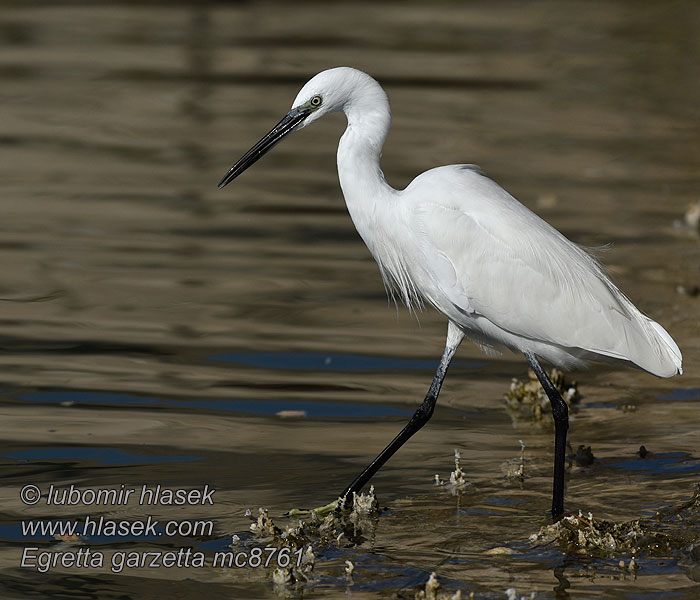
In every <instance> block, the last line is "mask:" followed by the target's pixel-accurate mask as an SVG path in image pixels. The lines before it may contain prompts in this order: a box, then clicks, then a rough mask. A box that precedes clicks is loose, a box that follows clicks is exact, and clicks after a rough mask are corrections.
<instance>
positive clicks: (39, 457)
mask: <svg viewBox="0 0 700 600" xmlns="http://www.w3.org/2000/svg"><path fill="white" fill-rule="evenodd" d="M3 456H4V457H5V458H13V459H15V460H26V461H45V460H80V461H82V460H95V461H97V462H99V463H101V464H103V465H134V464H141V465H145V464H152V463H164V462H190V461H193V460H200V458H201V457H199V456H187V455H182V456H177V455H155V456H154V455H152V454H132V453H131V452H125V451H123V450H119V449H117V448H95V447H94V446H59V447H56V448H27V449H24V450H16V451H14V452H8V453H6V454H3Z"/></svg>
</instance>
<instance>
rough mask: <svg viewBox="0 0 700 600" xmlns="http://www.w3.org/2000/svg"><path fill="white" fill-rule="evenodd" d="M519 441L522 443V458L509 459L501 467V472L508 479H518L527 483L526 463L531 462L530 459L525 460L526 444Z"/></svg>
mask: <svg viewBox="0 0 700 600" xmlns="http://www.w3.org/2000/svg"><path fill="white" fill-rule="evenodd" d="M518 441H519V442H520V457H519V458H509V459H508V460H506V461H504V462H503V464H502V465H501V470H502V471H503V474H504V475H505V476H506V479H518V480H520V482H521V483H522V482H523V481H525V463H526V462H529V459H527V458H525V442H523V441H522V440H518Z"/></svg>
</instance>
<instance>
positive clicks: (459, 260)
mask: <svg viewBox="0 0 700 600" xmlns="http://www.w3.org/2000/svg"><path fill="white" fill-rule="evenodd" d="M314 96H320V97H321V98H323V104H322V105H321V107H320V108H319V109H318V110H316V111H315V112H313V113H311V115H310V116H309V117H307V118H306V120H305V121H304V122H303V123H302V124H301V127H303V126H306V125H308V124H309V123H311V122H313V121H314V120H316V119H318V118H320V117H321V116H323V115H324V114H326V113H328V112H333V111H341V110H342V111H343V112H345V114H346V116H347V119H348V126H347V129H346V131H345V133H344V134H343V137H342V138H341V140H340V144H339V145H338V173H339V176H340V184H341V187H342V189H343V194H344V196H345V201H346V203H347V206H348V210H349V212H350V215H351V217H352V220H353V222H354V223H355V227H356V228H357V230H358V232H359V233H360V235H361V236H362V239H363V240H364V241H365V243H366V244H367V247H368V248H369V250H370V252H371V253H372V255H373V256H374V258H375V260H376V261H377V263H378V264H379V268H380V270H381V273H382V276H383V278H384V281H385V283H386V284H387V286H388V287H389V288H390V289H392V290H394V291H395V292H396V294H397V295H398V296H399V297H400V298H401V299H402V300H403V301H404V302H405V303H406V304H407V305H409V307H410V306H415V305H420V304H421V303H422V302H428V303H429V304H432V305H433V306H434V307H435V308H437V309H438V310H439V311H441V312H442V313H444V314H445V315H446V316H447V317H448V318H449V319H450V321H451V322H452V323H453V324H454V325H456V326H458V327H459V328H460V329H461V330H462V331H463V332H464V333H465V334H466V335H467V336H468V337H470V338H472V339H473V340H475V341H476V342H477V343H479V344H480V345H482V346H483V347H486V348H492V347H499V346H506V347H508V348H511V349H512V350H516V351H520V352H526V351H531V352H533V353H535V354H537V355H539V356H541V357H543V358H545V359H547V360H548V361H550V362H552V363H553V364H555V365H558V366H562V367H580V366H583V365H584V364H585V361H587V360H611V359H612V360H615V359H617V360H621V361H624V362H627V363H631V364H633V365H636V366H638V367H640V368H642V369H644V370H646V371H649V372H650V373H653V374H654V375H658V376H661V377H671V376H672V375H675V374H677V373H679V372H681V353H680V350H679V349H678V346H677V345H676V344H675V342H674V341H673V339H672V338H671V336H670V335H669V334H668V333H667V332H666V331H665V330H664V329H663V328H662V327H661V326H660V325H659V324H658V323H656V322H654V321H652V320H651V319H649V318H648V317H646V316H645V315H643V314H642V313H641V312H640V311H639V310H637V308H636V307H635V306H634V305H633V304H632V303H631V302H630V300H629V299H628V298H627V297H626V296H625V295H624V294H623V293H622V292H621V291H620V290H619V289H618V288H617V287H616V286H615V284H614V283H612V281H610V279H609V278H608V276H607V275H606V274H605V272H604V271H603V269H602V268H601V266H600V264H599V263H598V262H597V261H596V260H595V259H594V258H593V257H592V256H590V255H589V254H588V253H587V252H586V251H585V250H583V249H582V248H581V247H579V246H577V245H576V244H574V243H572V242H571V241H569V240H568V239H567V238H566V237H564V236H563V235H562V234H561V233H559V232H558V231H557V230H556V229H554V228H553V227H551V226H550V225H549V224H548V223H546V222H545V221H543V220H542V219H540V218H539V217H538V216H537V215H536V214H534V213H533V212H532V211H530V210H529V209H527V208H526V207H525V206H523V205H522V204H520V202H518V201H517V200H516V199H515V198H513V197H512V196H511V195H510V194H508V192H506V191H505V190H504V189H503V188H501V187H500V186H499V185H497V184H496V183H494V182H493V181H492V180H491V179H489V178H488V177H486V176H485V175H484V174H483V173H482V172H481V171H480V170H479V169H478V167H475V166H474V165H449V166H445V167H438V168H435V169H431V170H429V171H426V172H425V173H423V174H421V175H419V176H418V177H416V179H414V180H413V181H412V182H411V183H410V185H409V186H408V187H406V189H404V190H395V189H393V188H392V187H391V186H390V185H389V184H388V183H387V182H386V180H385V179H384V174H383V173H382V171H381V168H380V166H379V160H380V156H381V149H382V145H383V143H384V140H385V138H386V135H387V132H388V129H389V124H390V120H391V114H390V110H389V101H388V99H387V96H386V94H385V93H384V90H383V89H382V88H381V86H380V85H379V84H378V83H377V82H376V81H375V80H374V79H372V78H371V77H370V76H369V75H367V74H366V73H363V72H361V71H358V70H356V69H351V68H347V67H339V68H335V69H329V70H327V71H323V72H322V73H319V74H318V75H316V76H315V77H313V78H312V79H311V80H310V81H309V82H308V83H307V84H306V85H305V86H304V87H303V88H302V90H301V91H300V92H299V95H298V96H297V98H296V100H295V101H294V104H293V107H299V106H302V105H304V104H305V103H306V102H308V101H309V100H310V98H312V97H314Z"/></svg>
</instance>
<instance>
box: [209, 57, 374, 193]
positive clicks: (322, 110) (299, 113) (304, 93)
mask: <svg viewBox="0 0 700 600" xmlns="http://www.w3.org/2000/svg"><path fill="white" fill-rule="evenodd" d="M372 94H380V95H381V96H382V98H383V101H385V102H386V94H384V91H383V90H382V88H381V87H380V86H379V84H378V83H377V82H376V81H374V79H372V78H371V77H370V76H369V75H367V74H366V73H363V72H362V71H358V70H357V69H352V68H350V67H336V68H335V69H328V70H327V71H321V72H320V73H319V74H318V75H315V76H314V77H312V78H311V79H310V80H309V81H308V82H307V83H306V85H304V87H303V88H301V91H300V92H299V94H297V97H296V99H295V100H294V102H293V104H292V108H291V110H290V111H289V112H288V113H287V114H286V115H285V116H284V117H283V119H282V120H281V121H280V122H279V123H277V125H275V126H274V127H273V128H272V130H271V131H270V132H269V133H268V134H267V135H266V136H265V137H263V138H262V139H261V140H260V141H259V142H258V143H257V144H255V146H253V147H252V148H251V149H250V150H248V152H246V154H245V155H244V156H243V158H241V159H240V160H239V161H238V162H237V163H236V164H235V165H233V167H231V169H229V171H228V173H226V175H225V176H224V178H223V179H222V180H221V181H220V182H219V187H220V188H222V187H224V186H225V185H227V184H229V183H231V181H233V180H234V179H235V178H236V177H238V176H239V175H240V174H241V173H243V171H245V170H246V169H247V168H248V167H249V166H251V165H252V164H253V163H255V162H256V161H257V160H258V159H259V158H260V157H261V156H262V155H263V154H265V153H266V152H268V151H269V150H271V149H272V148H273V147H274V146H276V145H277V144H278V143H279V142H281V141H282V140H283V139H284V138H285V137H286V136H288V135H289V134H290V133H292V132H293V131H296V130H298V129H301V128H302V127H306V126H307V125H308V124H310V123H313V122H314V121H316V120H317V119H320V118H321V117H322V116H323V115H325V114H328V113H330V112H337V111H341V110H345V109H346V107H347V105H348V104H349V103H351V102H353V100H354V101H360V100H362V99H368V98H369V97H370V96H371V95H372Z"/></svg>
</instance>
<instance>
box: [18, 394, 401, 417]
mask: <svg viewBox="0 0 700 600" xmlns="http://www.w3.org/2000/svg"><path fill="white" fill-rule="evenodd" d="M19 398H20V399H21V400H26V401H28V402H41V403H47V404H61V403H69V402H70V403H75V404H99V405H103V406H104V405H106V406H109V405H121V406H129V405H140V406H143V405H146V406H159V407H172V408H204V409H210V410H218V411H228V412H239V413H248V414H254V415H275V414H277V413H278V412H280V411H285V410H294V411H303V412H304V413H306V416H307V417H310V418H317V419H324V418H326V419H328V418H336V419H337V418H355V419H366V418H380V417H397V416H405V415H410V414H413V410H410V409H405V408H396V407H394V406H387V405H384V404H353V403H350V402H311V401H308V400H227V399H220V400H214V399H210V398H209V399H202V400H193V399H189V398H188V399H172V398H168V399H162V398H150V397H147V396H134V395H129V394H110V393H107V392H82V391H81V392H77V391H76V392H33V393H30V394H22V395H20V396H19Z"/></svg>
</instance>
